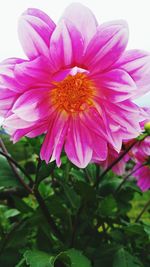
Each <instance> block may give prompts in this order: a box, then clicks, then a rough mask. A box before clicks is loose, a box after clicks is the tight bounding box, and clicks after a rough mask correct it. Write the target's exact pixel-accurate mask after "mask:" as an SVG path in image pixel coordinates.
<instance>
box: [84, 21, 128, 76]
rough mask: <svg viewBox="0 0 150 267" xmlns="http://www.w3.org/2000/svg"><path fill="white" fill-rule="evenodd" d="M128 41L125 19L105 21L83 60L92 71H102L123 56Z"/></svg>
mask: <svg viewBox="0 0 150 267" xmlns="http://www.w3.org/2000/svg"><path fill="white" fill-rule="evenodd" d="M127 41H128V27H127V24H126V23H125V22H124V21H114V22H110V23H104V24H102V25H101V26H99V27H98V29H97V33H96V34H95V35H94V37H93V39H92V40H91V42H90V43H89V45H88V47H87V50H86V53H85V56H84V59H83V62H84V64H85V65H87V66H88V67H89V69H90V70H91V71H92V72H102V71H103V70H105V69H107V68H108V67H110V66H111V65H112V64H113V63H114V62H115V61H117V60H118V58H119V57H120V56H121V54H122V53H123V51H124V50H125V47H126V45H127Z"/></svg>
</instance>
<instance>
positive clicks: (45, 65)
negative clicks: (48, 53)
mask: <svg viewBox="0 0 150 267" xmlns="http://www.w3.org/2000/svg"><path fill="white" fill-rule="evenodd" d="M14 75H15V77H16V79H17V81H18V82H19V83H20V84H22V85H24V86H32V88H33V87H35V86H36V85H37V83H42V84H43V86H44V84H46V85H48V84H50V78H51V66H50V64H49V61H48V60H47V59H46V58H44V57H43V56H40V57H37V58H36V59H34V60H31V61H26V62H24V63H22V64H16V66H15V68H14Z"/></svg>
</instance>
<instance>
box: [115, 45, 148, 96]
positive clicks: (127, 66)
mask: <svg viewBox="0 0 150 267" xmlns="http://www.w3.org/2000/svg"><path fill="white" fill-rule="evenodd" d="M113 67H115V68H121V69H123V70H125V71H126V72H128V73H129V75H130V76H131V77H132V79H133V80H134V81H135V83H136V85H137V89H138V90H137V91H136V92H135V95H134V98H137V97H140V96H141V95H143V94H145V93H146V92H148V91H150V54H149V53H147V52H144V51H141V50H129V51H126V52H124V53H123V55H122V56H121V57H120V59H119V60H118V61H117V62H116V63H115V65H114V66H113Z"/></svg>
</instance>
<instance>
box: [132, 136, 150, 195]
mask: <svg viewBox="0 0 150 267" xmlns="http://www.w3.org/2000/svg"><path fill="white" fill-rule="evenodd" d="M132 156H133V159H134V160H135V162H136V165H135V167H134V169H135V170H136V169H137V171H135V172H134V177H135V178H136V179H137V181H138V182H137V185H138V186H139V187H140V188H141V190H142V191H147V190H148V189H150V136H148V137H147V138H146V139H145V140H144V141H142V142H139V143H138V144H137V145H136V146H135V147H134V148H133V149H132Z"/></svg>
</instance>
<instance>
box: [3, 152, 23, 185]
mask: <svg viewBox="0 0 150 267" xmlns="http://www.w3.org/2000/svg"><path fill="white" fill-rule="evenodd" d="M0 166H1V168H0V186H4V187H13V186H20V183H19V182H18V180H17V178H16V177H15V175H14V173H13V171H12V169H11V167H10V166H9V164H8V162H7V160H6V159H5V158H4V157H3V156H1V155H0Z"/></svg>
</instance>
